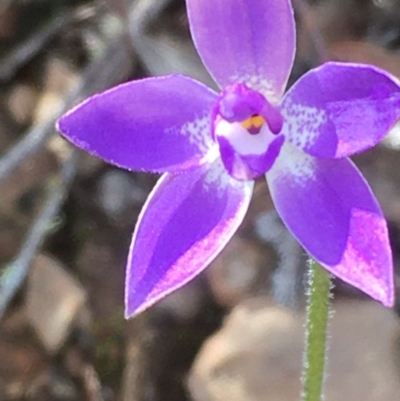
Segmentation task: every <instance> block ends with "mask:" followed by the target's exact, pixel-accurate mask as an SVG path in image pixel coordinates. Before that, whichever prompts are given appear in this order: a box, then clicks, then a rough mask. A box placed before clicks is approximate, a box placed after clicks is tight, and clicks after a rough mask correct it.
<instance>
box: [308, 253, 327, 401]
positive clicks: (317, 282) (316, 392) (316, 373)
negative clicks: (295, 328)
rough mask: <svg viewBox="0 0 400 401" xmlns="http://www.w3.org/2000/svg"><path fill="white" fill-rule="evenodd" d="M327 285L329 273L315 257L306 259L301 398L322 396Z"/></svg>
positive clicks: (311, 400)
mask: <svg viewBox="0 0 400 401" xmlns="http://www.w3.org/2000/svg"><path fill="white" fill-rule="evenodd" d="M331 288H332V283H331V275H330V274H329V273H328V272H327V271H326V270H325V269H323V268H322V267H321V266H320V265H319V264H318V263H317V262H316V261H315V260H313V259H310V260H309V291H308V306H307V332H306V351H305V358H304V368H303V396H302V401H321V400H323V399H324V397H323V386H324V381H325V367H326V349H327V333H328V322H329V315H330V299H331V297H332V295H331Z"/></svg>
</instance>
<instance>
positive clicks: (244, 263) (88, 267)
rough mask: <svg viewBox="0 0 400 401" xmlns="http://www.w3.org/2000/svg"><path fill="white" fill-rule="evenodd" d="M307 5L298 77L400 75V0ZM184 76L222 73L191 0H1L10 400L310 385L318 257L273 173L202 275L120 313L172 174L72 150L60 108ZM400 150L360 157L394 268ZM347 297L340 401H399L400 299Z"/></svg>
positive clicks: (301, 5)
mask: <svg viewBox="0 0 400 401" xmlns="http://www.w3.org/2000/svg"><path fill="white" fill-rule="evenodd" d="M248 1H253V0H248ZM257 1H262V0H257ZM293 5H294V7H295V10H296V23H297V29H298V49H297V56H296V61H295V65H294V69H293V72H292V76H291V78H290V84H291V83H293V82H294V81H295V80H297V79H298V78H299V77H300V76H301V75H302V74H304V73H305V72H307V71H308V70H309V69H310V68H313V67H316V66H318V65H319V64H321V63H322V62H323V61H327V60H341V61H349V62H366V63H370V64H374V65H376V66H379V67H381V68H384V69H386V70H388V71H390V72H391V73H392V74H394V75H395V76H397V77H398V78H400V1H399V0H320V1H309V2H307V0H293ZM277 45H279V44H277ZM172 72H179V73H183V74H187V75H189V76H192V77H195V78H197V79H199V80H201V81H203V82H205V83H207V84H209V85H210V86H213V87H215V84H214V83H213V82H212V80H211V78H210V77H209V76H208V74H207V72H206V71H205V69H204V67H203V66H202V64H201V62H200V60H199V58H198V56H197V54H196V51H195V49H194V47H193V44H192V42H191V39H190V34H189V27H188V21H187V17H186V11H185V2H184V0H102V1H101V0H99V1H96V0H87V1H85V0H70V1H68V0H0V274H1V276H0V319H1V320H0V400H1V401H3V400H5V401H17V400H18V401H22V400H24V401H25V400H26V401H114V400H121V401H161V400H162V401H189V400H192V401H226V400H227V401H258V400H267V401H286V400H287V401H289V400H296V399H299V392H300V388H301V385H300V384H301V383H300V370H301V361H302V349H303V337H304V326H303V325H304V304H305V300H304V295H303V294H304V290H305V283H306V274H305V272H306V264H305V263H306V255H305V254H304V251H303V250H302V249H301V248H300V247H299V245H298V244H297V243H296V242H295V240H294V239H293V238H292V237H291V235H290V234H289V233H288V232H287V231H286V229H285V228H284V227H283V225H282V223H281V221H280V220H279V218H278V217H277V215H276V213H275V211H274V210H273V206H272V202H271V199H270V196H269V193H268V190H267V188H266V186H265V182H262V181H261V182H257V185H256V190H255V196H254V199H253V202H252V204H251V207H250V211H249V213H248V215H247V217H246V219H245V221H244V223H243V224H242V226H241V228H240V230H239V231H238V233H237V234H236V236H235V237H234V238H233V240H232V241H231V242H230V243H229V245H228V246H227V248H226V249H225V250H224V251H223V253H222V254H221V256H220V257H219V258H218V259H217V260H216V261H215V262H214V263H213V264H212V265H211V266H210V268H209V269H207V271H206V272H205V273H204V274H203V275H202V276H200V277H199V278H198V279H196V280H195V281H193V282H191V283H190V284H189V285H187V286H185V287H184V288H182V290H180V291H178V292H176V293H175V294H172V295H171V296H169V297H168V298H167V299H165V300H164V301H162V302H160V303H159V304H158V305H156V306H155V307H153V308H152V309H151V310H149V311H148V312H146V313H144V314H143V315H141V316H139V317H137V318H135V319H133V320H131V321H125V320H124V318H123V281H124V269H125V261H126V256H127V252H128V247H129V242H130V238H131V233H132V230H133V228H134V225H135V222H136V219H137V216H138V213H139V211H140V209H141V207H142V205H143V202H144V200H145V199H146V197H147V195H148V193H149V191H150V190H151V188H152V187H153V185H154V183H155V182H156V180H157V178H158V177H157V176H155V175H154V176H153V175H149V174H146V175H145V174H140V173H129V172H126V171H122V170H118V169H116V168H113V167H111V166H109V165H106V164H105V163H103V162H102V161H100V160H98V159H95V158H93V157H91V156H89V155H87V154H84V153H82V152H80V151H77V150H74V149H72V148H71V146H69V144H67V143H66V142H65V141H64V140H62V139H61V138H60V137H59V136H58V134H57V133H56V131H55V129H54V122H55V120H56V118H57V117H58V116H60V114H62V113H63V112H64V111H66V110H67V109H69V108H70V107H71V106H73V105H75V104H77V103H78V102H79V101H81V100H83V99H84V98H86V97H87V96H89V95H90V94H93V93H95V92H98V91H102V90H104V89H106V88H109V87H110V86H112V85H116V84H118V83H120V82H124V81H127V80H131V79H138V78H142V77H145V76H151V75H161V74H168V73H172ZM399 149H400V128H396V127H395V128H394V129H393V130H392V131H391V133H390V135H389V136H388V137H387V138H386V139H385V140H384V141H383V143H382V144H380V145H379V146H378V147H376V148H374V149H372V150H371V151H368V152H366V153H363V154H362V155H359V156H357V157H355V158H354V160H355V162H356V163H357V165H358V166H359V167H360V169H361V170H362V171H363V173H364V174H365V176H366V177H367V179H368V181H369V183H370V184H371V186H372V188H373V189H374V191H375V193H376V195H377V197H378V199H379V201H380V203H381V205H382V207H383V210H384V212H385V214H386V216H387V218H388V221H389V226H390V234H391V242H392V247H393V253H394V257H395V263H396V265H397V266H398V265H399V254H400V153H399ZM334 309H335V314H334V316H333V319H332V322H331V334H332V338H331V340H330V359H329V375H328V378H327V383H326V387H327V400H328V401H336V400H342V399H346V400H349V401H361V400H362V401H375V400H379V401H396V400H400V324H399V316H398V309H397V308H394V309H393V310H389V309H385V308H384V307H382V306H381V305H379V304H377V303H376V302H373V301H371V300H370V299H368V298H367V297H366V296H364V295H362V294H361V293H359V292H357V291H356V290H354V289H352V288H351V287H349V286H347V285H345V284H343V283H341V282H339V281H336V282H335V300H334Z"/></svg>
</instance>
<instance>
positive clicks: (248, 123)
mask: <svg viewBox="0 0 400 401" xmlns="http://www.w3.org/2000/svg"><path fill="white" fill-rule="evenodd" d="M265 123H266V121H265V118H264V117H261V116H260V115H258V114H256V115H254V116H251V117H250V118H248V119H247V120H245V121H242V122H241V123H240V124H241V125H242V127H243V128H245V129H247V131H249V132H250V133H251V134H258V133H259V132H260V129H261V127H262V126H263V125H264V124H265Z"/></svg>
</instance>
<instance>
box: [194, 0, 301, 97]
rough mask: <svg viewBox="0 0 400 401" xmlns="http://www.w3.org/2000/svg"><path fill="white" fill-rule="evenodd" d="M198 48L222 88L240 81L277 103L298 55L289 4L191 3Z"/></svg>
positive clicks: (284, 0) (282, 0)
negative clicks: (294, 59) (295, 52)
mask: <svg viewBox="0 0 400 401" xmlns="http://www.w3.org/2000/svg"><path fill="white" fill-rule="evenodd" d="M186 3H187V8H188V15H189V21H190V26H191V31H192V36H193V40H194V43H195V45H196V47H197V50H198V52H199V53H200V56H201V58H202V60H203V62H204V64H205V65H206V67H207V68H208V70H209V71H210V73H211V75H212V76H213V78H214V79H215V81H216V82H217V83H218V85H219V86H220V87H225V86H227V85H230V84H233V83H236V82H241V83H245V84H246V85H248V86H249V87H251V88H252V89H255V90H257V91H260V92H261V93H262V94H263V95H265V96H266V97H267V98H268V100H270V101H271V102H273V103H276V102H277V101H278V100H279V99H280V97H281V95H282V93H283V91H284V89H285V86H286V82H287V79H288V76H289V73H290V70H291V68H292V64H293V58H294V51H295V30H294V20H293V10H292V6H291V4H290V0H270V1H250V0H229V1H226V0H213V1H204V0H187V1H186Z"/></svg>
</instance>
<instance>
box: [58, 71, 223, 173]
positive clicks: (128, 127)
mask: <svg viewBox="0 0 400 401" xmlns="http://www.w3.org/2000/svg"><path fill="white" fill-rule="evenodd" d="M216 98H217V95H216V94H215V93H214V92H213V91H211V90H210V89H209V88H207V87H206V86H204V85H202V84H200V83H199V82H197V81H194V80H193V79H190V78H187V77H184V76H180V75H170V76H166V77H161V78H148V79H143V80H140V81H132V82H129V83H126V84H123V85H120V86H117V87H116V88H113V89H111V90H108V91H106V92H104V93H102V94H99V95H96V96H93V97H91V98H89V99H88V100H87V101H85V102H83V103H82V104H80V105H79V106H77V107H76V108H75V109H73V110H72V111H70V112H69V113H67V114H65V115H64V116H63V117H61V119H60V120H59V122H58V129H59V130H60V131H61V132H62V133H63V135H64V136H65V137H66V138H67V139H68V140H70V141H71V142H72V143H74V144H75V145H76V146H78V147H80V148H81V149H84V150H86V151H87V152H89V153H91V154H93V155H96V156H99V157H101V158H102V159H104V160H106V161H107V162H109V163H112V164H114V165H116V166H119V167H123V168H127V169H129V170H146V171H152V172H165V171H169V172H174V171H180V170H184V169H187V168H189V167H192V166H196V165H199V164H201V163H202V162H204V161H205V160H206V159H207V157H206V155H207V153H208V151H209V150H210V148H211V147H212V146H213V141H212V137H211V122H210V115H211V109H212V106H213V104H214V102H215V101H216Z"/></svg>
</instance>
